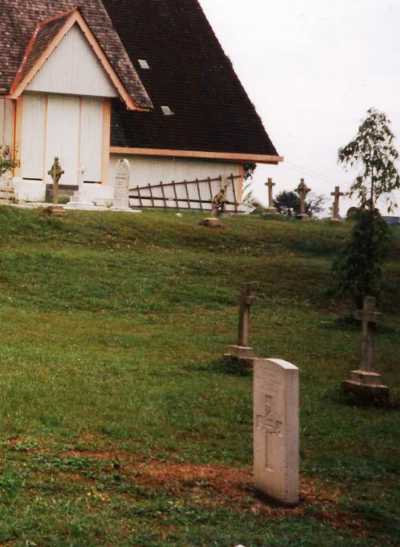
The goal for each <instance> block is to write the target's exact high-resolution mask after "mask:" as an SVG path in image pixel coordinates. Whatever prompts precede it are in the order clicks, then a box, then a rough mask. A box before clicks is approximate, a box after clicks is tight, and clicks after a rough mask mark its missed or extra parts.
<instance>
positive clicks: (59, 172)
mask: <svg viewBox="0 0 400 547" xmlns="http://www.w3.org/2000/svg"><path fill="white" fill-rule="evenodd" d="M48 174H49V175H50V176H51V178H52V180H53V203H54V204H55V205H57V204H58V191H59V182H60V179H61V177H62V176H63V175H64V170H63V168H62V167H61V164H60V160H59V158H54V163H53V165H52V166H51V169H50V171H49V172H48Z"/></svg>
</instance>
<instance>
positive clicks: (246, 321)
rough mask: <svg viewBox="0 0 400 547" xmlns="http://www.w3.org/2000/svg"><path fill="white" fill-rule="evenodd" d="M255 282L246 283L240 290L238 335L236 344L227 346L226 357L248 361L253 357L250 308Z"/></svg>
mask: <svg viewBox="0 0 400 547" xmlns="http://www.w3.org/2000/svg"><path fill="white" fill-rule="evenodd" d="M256 289H257V284H256V283H246V284H245V285H243V287H242V289H241V291H240V305H239V336H238V344H237V345H236V346H229V348H228V354H227V357H231V358H234V359H239V360H244V361H248V360H249V359H252V358H254V357H255V354H254V351H253V348H252V347H250V346H249V343H250V310H251V307H252V305H253V304H254V302H255V301H256Z"/></svg>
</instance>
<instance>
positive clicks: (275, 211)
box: [264, 207, 279, 215]
mask: <svg viewBox="0 0 400 547" xmlns="http://www.w3.org/2000/svg"><path fill="white" fill-rule="evenodd" d="M264 215H279V211H278V209H276V208H275V207H267V209H264Z"/></svg>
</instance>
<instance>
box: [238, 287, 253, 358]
mask: <svg viewBox="0 0 400 547" xmlns="http://www.w3.org/2000/svg"><path fill="white" fill-rule="evenodd" d="M255 290H256V284H255V283H246V284H245V285H244V286H243V287H242V290H241V292H240V315H239V346H240V347H244V348H247V347H249V337H250V309H251V306H252V305H253V304H254V302H255V301H256V294H255Z"/></svg>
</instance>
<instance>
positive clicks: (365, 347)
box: [343, 296, 389, 400]
mask: <svg viewBox="0 0 400 547" xmlns="http://www.w3.org/2000/svg"><path fill="white" fill-rule="evenodd" d="M380 315H381V314H380V313H378V312H377V309H376V298H374V297H372V296H366V297H365V299H364V306H363V309H362V310H359V311H357V312H356V313H355V317H356V319H359V320H360V321H361V322H362V342H361V366H360V369H359V370H353V371H352V372H351V377H350V380H347V381H345V382H344V383H343V388H344V390H345V391H346V392H350V393H353V394H356V395H361V396H362V397H366V398H368V399H371V400H374V399H382V400H385V399H388V397H389V388H388V387H387V386H385V385H384V384H383V381H382V376H381V374H379V372H376V370H375V329H376V324H377V322H378V319H379V317H380Z"/></svg>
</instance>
